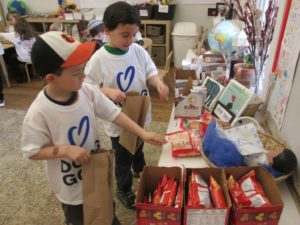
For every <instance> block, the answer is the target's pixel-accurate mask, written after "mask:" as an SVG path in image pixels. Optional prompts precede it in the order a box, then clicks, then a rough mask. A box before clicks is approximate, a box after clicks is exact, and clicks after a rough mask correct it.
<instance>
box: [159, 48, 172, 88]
mask: <svg viewBox="0 0 300 225" xmlns="http://www.w3.org/2000/svg"><path fill="white" fill-rule="evenodd" d="M172 55H173V51H171V52H170V54H169V55H168V57H167V59H166V64H165V68H164V69H158V76H159V78H160V79H162V80H163V79H164V78H165V77H166V76H168V79H169V84H170V85H171V86H172V85H173V82H172V80H171V77H170V75H169V71H170V64H171V58H172Z"/></svg>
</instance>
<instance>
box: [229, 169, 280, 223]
mask: <svg viewBox="0 0 300 225" xmlns="http://www.w3.org/2000/svg"><path fill="white" fill-rule="evenodd" d="M251 170H255V173H256V179H257V181H258V182H260V184H261V185H262V187H263V190H264V192H265V194H266V197H267V198H268V199H269V201H270V202H271V203H272V206H268V207H259V208H249V207H243V208H242V207H238V206H235V204H232V210H231V215H230V220H231V222H232V224H234V225H261V224H263V225H277V224H278V223H279V219H280V215H281V213H282V210H283V201H282V199H281V196H280V191H279V189H278V187H277V184H276V182H275V179H274V178H273V176H272V175H271V174H270V173H268V172H267V171H266V170H265V169H264V168H262V167H234V168H225V173H226V177H227V178H228V177H229V176H230V175H233V177H234V178H235V180H236V181H238V180H239V179H240V178H242V177H243V176H244V175H246V174H247V173H249V172H250V171H251Z"/></svg>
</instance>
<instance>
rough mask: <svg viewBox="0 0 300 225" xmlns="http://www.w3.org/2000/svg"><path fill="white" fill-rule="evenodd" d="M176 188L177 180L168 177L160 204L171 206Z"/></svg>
mask: <svg viewBox="0 0 300 225" xmlns="http://www.w3.org/2000/svg"><path fill="white" fill-rule="evenodd" d="M176 188H177V182H176V180H175V178H170V179H169V180H168V181H167V184H166V185H165V186H164V187H163V193H162V196H161V199H160V205H162V206H173V203H174V201H175V197H176ZM172 195H173V196H172ZM169 204H170V205H169Z"/></svg>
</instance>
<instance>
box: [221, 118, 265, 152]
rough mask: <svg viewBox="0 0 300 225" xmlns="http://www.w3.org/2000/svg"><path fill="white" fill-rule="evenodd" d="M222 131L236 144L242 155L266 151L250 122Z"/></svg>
mask: <svg viewBox="0 0 300 225" xmlns="http://www.w3.org/2000/svg"><path fill="white" fill-rule="evenodd" d="M224 133H225V135H226V137H227V138H229V139H230V140H231V141H232V142H233V143H235V144H236V145H237V147H238V149H239V151H240V153H241V154H242V155H244V156H245V155H252V154H258V153H266V150H265V149H264V146H263V144H262V143H261V141H260V139H259V136H258V134H257V131H256V128H255V126H254V124H252V123H249V124H246V125H242V126H238V127H234V128H231V129H227V130H224Z"/></svg>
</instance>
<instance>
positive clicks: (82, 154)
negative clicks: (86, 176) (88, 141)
mask: <svg viewBox="0 0 300 225" xmlns="http://www.w3.org/2000/svg"><path fill="white" fill-rule="evenodd" d="M65 155H66V156H67V157H68V158H69V159H71V160H72V161H74V162H76V163H77V164H84V163H87V162H88V161H89V159H90V153H89V152H88V151H87V150H86V149H84V148H81V147H79V146H73V145H70V146H68V147H67V149H66V152H65Z"/></svg>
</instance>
